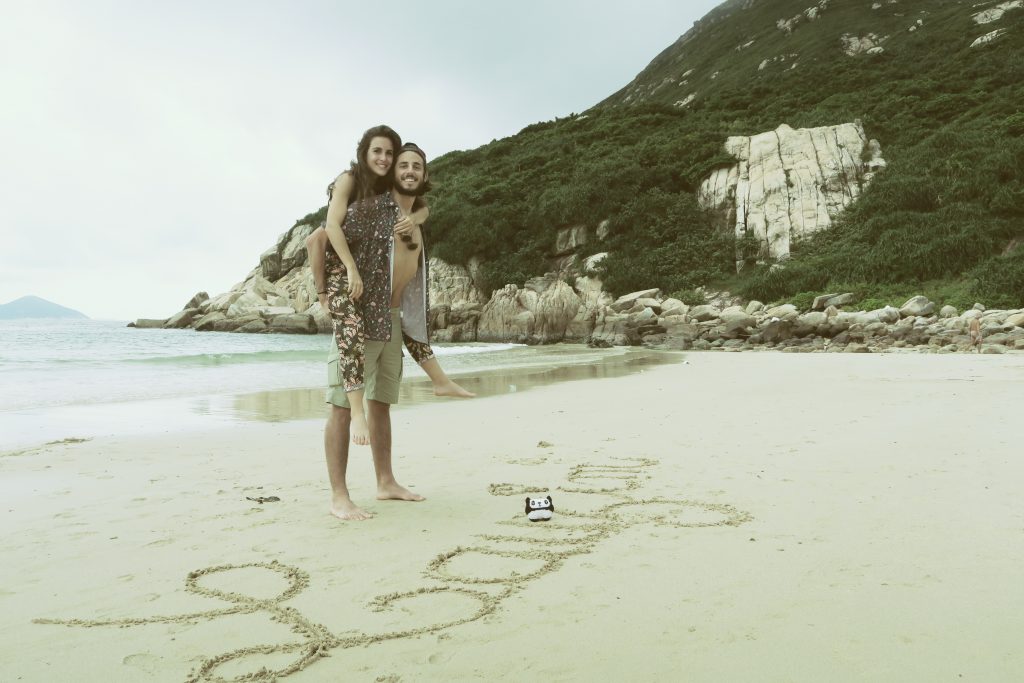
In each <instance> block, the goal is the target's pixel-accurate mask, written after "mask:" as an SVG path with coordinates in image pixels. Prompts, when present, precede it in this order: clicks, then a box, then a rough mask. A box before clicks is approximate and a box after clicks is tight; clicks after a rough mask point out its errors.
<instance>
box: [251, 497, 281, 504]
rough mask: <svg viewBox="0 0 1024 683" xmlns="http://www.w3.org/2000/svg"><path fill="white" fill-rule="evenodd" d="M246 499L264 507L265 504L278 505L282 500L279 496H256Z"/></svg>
mask: <svg viewBox="0 0 1024 683" xmlns="http://www.w3.org/2000/svg"><path fill="white" fill-rule="evenodd" d="M245 499H246V500H251V501H252V502H254V503H259V504H260V505H263V504H264V503H276V502H278V501H280V500H281V499H280V498H278V497H277V496H256V497H255V498H254V497H252V496H246V497H245Z"/></svg>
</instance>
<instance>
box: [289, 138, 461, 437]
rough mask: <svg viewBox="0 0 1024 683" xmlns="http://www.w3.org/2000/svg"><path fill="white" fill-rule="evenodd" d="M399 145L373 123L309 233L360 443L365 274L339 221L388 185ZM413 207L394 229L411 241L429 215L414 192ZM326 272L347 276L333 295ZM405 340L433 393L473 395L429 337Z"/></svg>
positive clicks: (311, 256) (313, 263) (312, 258)
mask: <svg viewBox="0 0 1024 683" xmlns="http://www.w3.org/2000/svg"><path fill="white" fill-rule="evenodd" d="M401 146H402V139H401V137H399V135H398V133H396V132H395V131H394V130H393V129H392V128H389V127H388V126H375V127H373V128H370V129H369V130H367V131H366V132H365V133H363V137H362V138H361V139H360V141H359V144H358V146H357V147H356V161H354V162H352V164H351V166H350V168H349V170H347V171H345V172H343V173H341V174H340V175H339V176H338V177H337V178H335V180H334V182H332V183H331V184H330V185H329V186H328V188H327V195H328V197H329V204H328V207H327V220H326V229H325V228H318V229H317V230H315V231H314V232H313V234H311V235H310V236H309V237H308V238H307V239H306V250H307V253H308V255H309V263H310V268H311V269H312V271H313V281H314V283H315V284H316V290H317V297H318V299H319V301H320V306H321V307H322V308H323V310H325V311H327V312H329V313H330V315H331V322H332V324H333V326H334V340H335V346H336V349H332V354H333V353H334V351H336V352H337V358H338V368H339V371H340V373H341V377H342V384H343V386H344V387H345V391H346V392H347V393H348V395H349V398H350V404H351V410H352V428H351V432H352V442H353V443H356V444H359V445H366V444H367V443H369V427H368V425H367V421H366V416H365V413H364V412H363V396H364V389H365V386H364V377H363V370H364V360H363V359H364V343H363V330H362V319H361V313H360V307H359V305H358V301H359V298H360V297H361V296H362V294H363V280H362V274H361V273H360V272H359V268H358V267H357V265H356V263H355V260H354V259H353V256H352V252H351V250H350V249H349V245H348V242H347V241H346V239H345V234H344V231H343V230H342V227H341V224H342V222H343V221H344V220H345V214H346V211H347V209H348V207H349V204H350V203H354V202H356V201H359V200H361V199H366V198H368V197H373V196H375V195H380V194H382V193H385V192H388V191H390V189H391V187H392V183H393V180H392V178H393V174H392V172H391V170H392V168H391V167H392V164H393V160H394V154H395V150H397V149H398V148H399V147H401ZM414 208H415V209H416V211H415V212H414V213H412V215H410V216H402V218H401V219H400V220H399V221H398V222H397V223H396V224H395V228H394V230H395V234H396V235H397V236H398V237H399V238H400V239H402V240H403V241H409V240H410V239H411V238H410V235H411V234H412V232H413V231H414V230H420V227H421V226H422V224H423V222H424V221H425V220H426V218H427V216H428V215H429V209H428V208H427V206H426V204H425V203H424V202H423V199H422V198H421V197H416V204H415V205H414ZM328 272H331V273H332V274H333V276H334V277H340V278H342V279H343V280H345V282H344V283H343V286H342V287H341V288H340V289H338V290H336V291H337V295H336V296H335V297H334V298H333V299H330V300H329V299H328V296H327V290H328V286H327V284H326V283H325V280H326V279H328ZM405 340H406V348H408V349H409V353H410V354H411V355H412V357H413V359H414V360H415V361H416V362H417V363H418V364H419V365H420V367H422V368H423V370H424V372H426V373H427V376H428V377H430V380H431V382H432V383H433V385H434V394H436V395H437V396H452V397H460V398H470V397H472V396H474V394H473V393H471V392H469V391H467V390H466V389H464V388H462V387H461V386H459V385H458V384H457V383H455V382H454V381H452V380H451V379H450V378H449V377H448V375H447V374H445V372H444V369H443V368H441V365H440V363H438V362H437V358H436V357H435V356H434V350H433V349H432V348H431V347H430V345H429V344H428V343H427V341H426V339H425V338H424V340H423V341H420V342H417V341H415V340H413V339H412V338H410V337H406V338H405Z"/></svg>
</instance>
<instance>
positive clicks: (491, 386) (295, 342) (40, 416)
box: [0, 320, 674, 453]
mask: <svg viewBox="0 0 1024 683" xmlns="http://www.w3.org/2000/svg"><path fill="white" fill-rule="evenodd" d="M125 325H126V323H124V322H116V321H93V320H74V321H63V320H19V321H0V453H2V452H6V451H10V450H11V449H15V448H23V447H25V446H26V445H31V444H40V443H45V442H47V441H50V440H57V439H62V438H91V437H93V436H98V435H105V434H113V433H139V432H145V431H155V430H158V429H159V430H163V431H166V429H167V428H168V427H170V428H177V429H187V428H189V427H190V426H192V425H198V424H201V423H204V421H205V422H209V419H210V418H215V419H220V420H244V419H269V420H280V419H302V418H311V417H317V416H320V415H322V414H323V411H324V407H323V389H324V387H325V384H326V381H327V373H326V364H325V361H326V358H327V351H328V349H329V345H330V344H331V343H332V339H331V337H330V336H329V335H248V334H232V333H218V332H196V331H194V330H144V329H135V328H128V327H126V326H125ZM434 349H435V352H436V353H437V356H438V360H439V361H440V363H441V365H442V367H444V369H445V371H446V372H447V373H448V374H449V375H450V376H452V377H454V378H456V379H457V380H458V381H459V382H461V383H463V384H464V385H465V386H466V387H467V388H470V389H471V390H473V391H475V392H477V393H478V394H480V395H481V396H487V395H494V394H497V393H507V392H510V391H519V390H523V389H525V388H528V387H530V386H535V385H537V384H545V383H551V382H555V381H566V380H571V379H583V378H588V377H591V378H593V377H606V376H612V375H618V374H625V373H628V372H635V371H638V370H640V369H642V367H643V366H645V365H649V364H652V363H656V362H670V361H671V360H674V359H670V358H667V357H665V356H664V355H657V354H651V353H650V352H646V353H644V352H639V353H638V352H635V351H631V350H628V349H601V350H596V349H587V348H585V347H583V346H581V345H554V346H541V347H537V346H525V345H520V344H481V343H472V344H435V345H434ZM430 400H434V397H433V396H432V393H431V391H430V383H429V380H428V379H427V378H426V375H425V374H424V373H423V371H422V370H421V369H420V368H419V366H417V365H416V364H415V363H414V362H413V361H412V359H410V358H409V357H408V356H407V357H406V358H405V367H404V378H403V388H402V398H401V402H402V404H409V403H413V404H415V403H417V402H425V401H430Z"/></svg>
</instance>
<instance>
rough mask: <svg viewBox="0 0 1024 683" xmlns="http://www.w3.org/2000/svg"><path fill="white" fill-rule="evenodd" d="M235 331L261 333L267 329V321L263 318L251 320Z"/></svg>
mask: <svg viewBox="0 0 1024 683" xmlns="http://www.w3.org/2000/svg"><path fill="white" fill-rule="evenodd" d="M234 331H235V332H240V333H243V334H260V333H263V332H266V331H267V323H265V322H264V321H263V320H262V319H257V320H250V321H249V322H247V323H245V324H244V325H242V326H240V327H237V328H235V330H234Z"/></svg>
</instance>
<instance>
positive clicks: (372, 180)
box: [327, 126, 402, 204]
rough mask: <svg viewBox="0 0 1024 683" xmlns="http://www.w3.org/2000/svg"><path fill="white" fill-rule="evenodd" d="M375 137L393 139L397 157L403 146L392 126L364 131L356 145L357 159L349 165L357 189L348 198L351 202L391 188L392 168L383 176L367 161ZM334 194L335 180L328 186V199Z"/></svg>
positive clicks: (376, 127)
mask: <svg viewBox="0 0 1024 683" xmlns="http://www.w3.org/2000/svg"><path fill="white" fill-rule="evenodd" d="M374 138H387V139H388V140H391V144H392V145H393V146H394V152H395V157H397V156H398V150H399V148H400V147H401V146H402V137H401V136H400V135H399V134H398V133H396V132H395V130H394V129H393V128H391V127H390V126H374V127H373V128H370V129H369V130H367V131H366V132H365V133H363V137H362V138H360V139H359V144H358V145H357V146H356V159H355V161H353V162H352V163H351V164H350V165H349V167H348V172H349V173H351V174H352V179H353V180H354V181H355V191H354V192H353V194H352V196H351V197H349V199H348V201H349V204H352V203H353V202H357V201H359V200H360V199H366V198H367V197H373V196H374V195H378V194H380V193H381V192H387V191H388V190H390V189H391V185H392V177H393V174H392V172H391V171H392V169H388V172H387V173H385V174H384V176H383V177H382V176H379V175H377V174H376V173H374V172H373V170H371V169H370V165H369V164H367V163H366V155H367V153H368V152H369V151H370V143H371V142H372V141H373V139H374ZM332 194H334V183H333V182H332V183H331V184H330V185H328V186H327V200H328V201H330V198H331V195H332Z"/></svg>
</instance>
